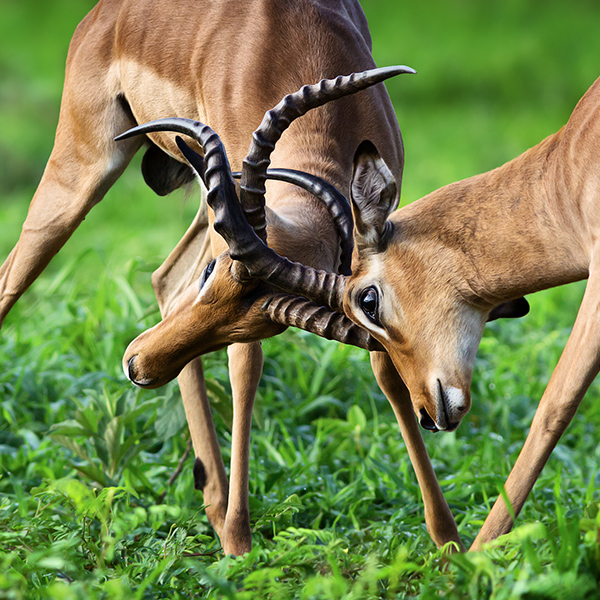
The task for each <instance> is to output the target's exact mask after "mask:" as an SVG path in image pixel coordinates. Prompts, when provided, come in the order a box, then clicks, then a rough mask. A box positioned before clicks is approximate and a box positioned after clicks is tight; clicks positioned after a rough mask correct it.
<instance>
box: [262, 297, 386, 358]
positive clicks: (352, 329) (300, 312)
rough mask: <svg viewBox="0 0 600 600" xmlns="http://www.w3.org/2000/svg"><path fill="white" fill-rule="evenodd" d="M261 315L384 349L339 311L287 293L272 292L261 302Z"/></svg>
mask: <svg viewBox="0 0 600 600" xmlns="http://www.w3.org/2000/svg"><path fill="white" fill-rule="evenodd" d="M263 310H264V311H265V315H266V316H267V317H268V318H269V319H270V320H271V321H274V322H275V323H279V324H281V325H288V326H292V327H298V328H299V329H304V331H308V332H309V333H315V334H317V335H318V336H320V337H323V338H326V339H328V340H336V341H338V342H341V343H342V344H350V345H351V346H357V347H358V348H364V349H365V350H369V351H374V350H375V351H380V352H385V349H384V347H383V346H382V345H381V344H380V343H379V342H378V341H377V340H376V339H375V338H374V337H373V336H372V335H371V334H369V333H368V332H367V331H366V330H365V329H363V328H362V327H359V326H358V325H356V324H355V323H353V322H352V321H351V320H350V319H348V317H346V316H345V315H344V314H342V313H339V312H333V311H330V310H328V309H327V308H325V307H324V306H317V305H316V304H314V303H313V302H310V301H309V300H306V299H305V298H299V297H298V296H292V295H290V294H274V295H273V296H270V297H269V298H268V299H267V300H266V301H265V303H264V305H263Z"/></svg>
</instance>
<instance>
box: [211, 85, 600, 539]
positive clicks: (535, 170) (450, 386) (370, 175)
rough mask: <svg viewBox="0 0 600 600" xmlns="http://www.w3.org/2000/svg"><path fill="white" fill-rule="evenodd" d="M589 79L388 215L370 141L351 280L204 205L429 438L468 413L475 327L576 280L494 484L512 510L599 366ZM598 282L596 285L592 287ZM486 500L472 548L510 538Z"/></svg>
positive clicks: (356, 179)
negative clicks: (391, 375)
mask: <svg viewBox="0 0 600 600" xmlns="http://www.w3.org/2000/svg"><path fill="white" fill-rule="evenodd" d="M599 149H600V79H599V80H597V81H596V82H595V83H594V84H593V85H592V86H591V88H590V89H589V90H588V91H587V92H586V94H585V95H584V96H583V98H582V99H581V100H580V102H579V103H578V104H577V106H576V108H575V110H574V111H573V113H572V115H571V118H570V119H569V121H568V123H567V124H566V125H565V126H564V127H563V128H562V129H560V130H559V131H558V132H557V133H555V134H554V135H551V136H549V137H548V138H546V139H545V140H543V141H542V142H540V143H539V144H538V145H537V146H534V147H533V148H531V149H529V150H528V151H526V152H525V153H523V154H522V155H521V156H519V157H517V158H515V159H514V160H512V161H510V162H508V163H507V164H505V165H503V166H501V167H499V168H497V169H495V170H493V171H490V172H488V173H484V174H481V175H477V176H475V177H471V178H469V179H465V180H463V181H460V182H457V183H454V184H451V185H448V186H446V187H443V188H441V189H439V190H437V191H435V192H433V193H431V194H429V195H428V196H425V197H424V198H422V199H420V200H418V201H416V202H414V203H413V204H411V205H409V206H407V207H405V208H402V209H401V210H398V211H396V212H393V210H394V208H395V206H396V204H397V182H396V179H395V177H394V176H393V174H392V173H391V171H390V169H389V168H388V166H387V165H386V162H385V160H384V159H383V158H382V157H381V156H380V154H379V152H378V151H377V149H376V147H375V145H374V144H373V143H372V142H371V141H365V142H363V143H362V144H361V146H360V147H359V148H358V150H357V153H356V155H355V158H354V174H353V178H352V186H351V188H352V209H353V214H354V222H355V234H354V238H355V251H354V256H353V261H352V274H351V275H350V276H349V277H348V276H336V275H332V274H330V275H328V276H327V277H325V275H324V274H320V273H318V272H316V271H315V270H314V269H311V268H309V267H305V266H302V265H298V264H292V263H290V262H289V261H287V260H286V259H283V258H281V257H280V256H278V255H276V253H275V252H273V251H272V250H271V249H270V248H268V247H267V246H266V245H265V244H264V243H263V242H262V240H260V239H259V238H258V237H257V236H256V235H255V233H254V232H253V230H252V228H251V227H250V226H249V224H248V223H247V222H245V221H244V218H243V214H242V213H240V211H239V208H238V206H237V205H236V203H235V201H234V198H232V197H231V196H230V195H227V194H222V195H220V196H218V197H217V198H216V200H218V202H215V210H217V211H218V213H219V215H220V221H221V222H220V223H219V230H220V231H221V232H222V234H223V236H224V237H225V239H226V240H227V242H228V244H229V248H230V252H231V255H232V256H234V257H235V258H236V259H237V260H238V261H242V262H243V264H244V265H245V267H246V268H247V270H248V272H249V273H250V274H251V275H252V276H254V277H259V278H261V279H263V280H264V281H268V282H269V283H271V284H272V285H275V286H277V287H279V288H281V289H283V290H286V291H288V292H290V293H294V294H302V295H304V296H305V297H307V298H312V299H314V300H315V301H316V302H318V303H320V304H323V305H326V306H328V308H329V309H330V310H333V311H341V312H343V313H345V315H347V316H348V317H349V318H350V319H352V320H353V321H354V322H355V323H357V324H359V325H361V326H362V327H364V329H366V330H367V331H368V332H369V333H370V335H371V336H372V337H373V338H375V339H376V340H377V341H379V342H380V344H381V345H382V346H383V348H385V350H386V351H387V352H388V354H389V356H390V358H391V361H392V362H393V364H394V366H395V367H396V369H397V372H398V373H399V374H400V376H401V377H402V380H403V381H404V382H405V383H406V386H407V387H408V389H409V391H410V396H411V400H412V403H413V408H414V412H415V413H416V414H417V415H418V416H419V418H420V421H421V424H422V425H423V426H424V427H426V428H427V429H431V430H445V431H451V430H454V429H456V427H458V425H459V423H460V421H461V419H462V418H463V417H464V415H465V414H466V413H467V411H468V410H469V408H470V403H471V398H470V389H469V388H470V382H471V375H472V369H473V363H474V360H475V354H476V352H477V348H478V346H479V342H480V340H481V335H482V331H483V327H484V325H485V322H486V320H488V319H489V317H490V316H491V315H493V314H494V311H501V312H502V313H504V314H506V313H509V314H510V315H512V316H517V315H518V314H523V313H525V312H526V311H527V309H528V306H527V303H526V301H525V300H524V299H523V298H522V296H523V295H525V294H530V293H533V292H536V291H539V290H543V289H546V288H549V287H553V286H558V285H562V284H565V283H569V282H573V281H578V280H582V279H586V278H587V279H588V284H587V288H586V291H585V294H584V297H583V300H582V303H581V307H580V310H579V313H578V315H577V319H576V321H575V325H574V327H573V330H572V332H571V335H570V337H569V340H568V342H567V345H566V347H565V349H564V351H563V354H562V356H561V358H560V360H559V362H558V365H557V366H556V368H555V370H554V373H553V374H552V377H551V379H550V382H549V384H548V386H547V388H546V390H545V392H544V394H543V396H542V399H541V401H540V405H539V407H538V409H537V411H536V414H535V417H534V419H533V422H532V425H531V430H530V432H529V435H528V436H527V439H526V442H525V445H524V447H523V449H522V451H521V453H520V455H519V458H518V460H517V462H516V464H515V465H514V467H513V469H512V471H511V473H510V475H509V477H508V480H507V482H506V495H507V498H508V501H509V502H510V504H511V508H512V510H513V511H514V515H518V514H519V512H520V510H521V508H522V507H523V504H524V502H525V500H526V498H527V496H528V494H529V492H530V491H531V489H532V487H533V485H534V483H535V481H536V479H537V477H538V476H539V474H540V472H541V470H542V468H543V467H544V465H545V463H546V461H547V460H548V457H549V456H550V453H551V452H552V450H553V448H554V447H555V445H556V443H557V442H558V439H559V438H560V436H561V435H562V433H563V432H564V430H565V429H566V427H567V426H568V424H569V423H570V421H571V419H572V418H573V415H574V414H575V412H576V410H577V407H578V406H579V403H580V402H581V399H582V398H583V395H584V394H585V392H586V390H587V388H588V387H589V385H590V384H591V382H592V381H593V379H594V378H595V376H596V375H597V374H598V371H599V370H600V350H599V345H598V338H599V336H600V307H599V304H598V297H599V295H600V287H599V286H600V272H599V268H600V262H599V261H600V247H599V243H600V242H599V241H598V240H599V238H600V219H599V218H598V212H599V208H600V206H599V203H600V174H599V173H600V168H599V166H600V165H599V164H598V163H599V158H598V156H599ZM597 287H599V289H596V288H597ZM512 524H513V519H512V517H511V514H510V511H509V509H508V507H507V506H506V503H505V501H504V499H503V498H499V499H498V500H497V501H496V503H495V505H494V507H493V509H492V511H491V512H490V514H489V516H488V518H487V519H486V521H485V523H484V525H483V527H482V529H481V531H480V533H479V535H478V536H477V538H476V540H475V542H474V544H473V546H472V548H473V549H479V548H480V547H481V546H482V544H483V543H485V542H487V541H489V540H491V539H494V538H496V537H497V536H499V535H501V534H503V533H506V532H508V531H510V529H511V527H512Z"/></svg>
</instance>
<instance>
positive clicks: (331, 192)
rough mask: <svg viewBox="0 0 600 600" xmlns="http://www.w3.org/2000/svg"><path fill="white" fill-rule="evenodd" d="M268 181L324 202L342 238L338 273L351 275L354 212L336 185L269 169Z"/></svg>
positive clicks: (297, 172)
mask: <svg viewBox="0 0 600 600" xmlns="http://www.w3.org/2000/svg"><path fill="white" fill-rule="evenodd" d="M232 175H233V177H234V179H239V178H240V177H241V176H242V174H241V172H240V171H236V172H234V173H232ZM267 179H271V180H274V181H284V182H286V183H291V184H292V185H296V186H298V187H300V188H302V189H304V190H306V191H307V192H310V193H311V194H313V196H316V197H317V198H318V199H319V200H321V202H323V204H324V205H325V206H326V207H327V210H328V211H329V214H330V215H331V218H332V219H333V224H334V227H335V229H336V231H337V234H338V237H339V238H340V267H339V270H338V272H339V273H341V274H342V275H350V273H351V270H350V265H351V263H352V249H353V247H354V240H353V238H352V228H353V221H352V210H351V208H350V204H349V202H348V200H347V198H346V196H344V194H342V193H341V192H340V191H339V190H338V189H337V188H336V187H335V186H334V185H331V184H330V183H328V182H326V181H325V180H323V179H321V178H320V177H317V176H316V175H311V174H310V173H305V172H304V171H296V170H294V169H268V170H267Z"/></svg>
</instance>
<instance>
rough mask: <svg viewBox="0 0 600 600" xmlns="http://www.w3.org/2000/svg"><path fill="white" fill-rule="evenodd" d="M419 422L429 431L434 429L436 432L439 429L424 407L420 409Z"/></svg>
mask: <svg viewBox="0 0 600 600" xmlns="http://www.w3.org/2000/svg"><path fill="white" fill-rule="evenodd" d="M419 424H420V425H421V427H422V428H423V429H427V430H428V431H433V432H434V433H435V432H436V431H439V429H438V428H437V426H436V424H435V423H434V421H433V419H432V418H431V417H430V416H429V415H428V414H427V411H426V410H425V409H424V408H422V409H421V410H420V411H419Z"/></svg>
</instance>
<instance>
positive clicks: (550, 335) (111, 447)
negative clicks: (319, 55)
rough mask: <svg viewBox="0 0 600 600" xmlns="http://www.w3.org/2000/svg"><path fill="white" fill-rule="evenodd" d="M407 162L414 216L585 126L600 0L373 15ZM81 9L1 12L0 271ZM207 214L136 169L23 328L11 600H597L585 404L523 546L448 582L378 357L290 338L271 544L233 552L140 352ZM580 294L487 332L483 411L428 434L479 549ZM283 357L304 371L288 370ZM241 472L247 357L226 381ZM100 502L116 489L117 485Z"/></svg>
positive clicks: (598, 557) (42, 156)
mask: <svg viewBox="0 0 600 600" xmlns="http://www.w3.org/2000/svg"><path fill="white" fill-rule="evenodd" d="M364 5H365V10H366V12H367V15H368V18H369V21H370V25H371V30H372V33H373V40H374V54H375V57H376V60H377V61H378V63H379V64H381V65H384V64H395V63H404V64H408V65H410V66H413V67H415V68H416V69H417V70H418V71H419V74H418V76H416V77H411V78H406V79H404V78H399V79H398V81H392V82H390V84H389V85H388V89H389V91H390V93H391V95H392V99H393V101H394V105H395V107H396V110H397V114H398V118H399V122H400V126H401V128H402V131H403V135H404V140H405V146H406V170H405V179H404V190H403V191H404V195H403V197H404V200H403V202H405V203H406V202H409V201H412V200H414V199H416V198H418V197H420V196H422V195H424V194H425V193H427V192H429V191H431V190H432V189H434V188H436V187H439V186H441V185H443V184H445V183H448V182H450V181H453V180H456V179H459V178H462V177H467V176H470V175H473V174H475V173H478V172H481V171H484V170H487V169H489V168H492V167H495V166H497V165H499V164H501V163H502V162H504V161H505V160H508V159H510V158H512V157H514V156H515V155H516V154H518V153H519V152H521V151H523V150H524V149H526V148H527V147H529V146H531V145H533V144H535V143H536V142H537V141H539V140H540V139H542V138H543V137H544V136H546V135H548V134H550V133H552V132H554V131H555V130H556V129H558V128H559V127H560V126H561V125H562V124H564V122H566V120H567V118H568V115H569V113H570V111H571V110H572V108H573V107H574V105H575V103H576V102H577V100H578V99H579V97H580V96H581V95H582V94H583V92H584V91H585V90H586V89H587V87H589V85H590V84H591V83H592V81H593V80H594V79H595V78H596V76H597V75H598V71H597V64H596V63H597V61H596V57H597V56H598V55H599V53H600V36H598V34H597V23H598V18H599V17H600V9H599V8H598V7H597V4H596V3H595V2H591V1H585V0H579V1H578V2H566V1H560V2H559V1H556V0H553V1H546V2H541V1H523V0H519V1H517V0H505V1H504V2H502V3H500V2H486V3H477V2H474V1H473V2H467V1H466V0H450V1H447V2H441V1H439V2H424V3H416V2H411V3H398V2H396V1H392V0H370V1H369V2H367V1H366V0H365V2H364ZM91 6H92V2H90V1H87V0H86V1H84V0H53V2H43V1H42V0H21V1H20V2H18V3H17V2H5V3H4V4H2V5H1V6H0V190H1V194H2V200H1V201H0V257H4V256H6V255H7V254H8V252H9V251H10V248H11V247H12V245H13V244H14V243H15V241H16V239H17V237H18V233H19V230H20V226H21V223H22V221H23V219H24V217H25V214H26V211H27V206H28V203H29V200H30V198H31V195H32V194H33V191H34V189H35V185H36V183H37V180H38V179H39V177H40V175H41V172H42V170H43V168H44V164H45V161H46V159H47V157H48V154H49V152H50V149H51V146H52V138H53V131H54V127H55V124H56V119H57V114H58V102H59V100H60V89H61V83H62V74H63V68H64V58H65V55H66V49H67V45H68V41H69V38H70V35H71V33H72V31H73V29H74V27H75V25H76V24H77V22H78V21H79V20H80V19H81V18H82V17H83V15H84V14H85V13H86V12H87V10H89V8H90V7H91ZM197 200H198V198H197V196H196V195H194V196H192V197H191V198H189V199H187V200H186V199H185V198H184V196H183V195H181V194H174V195H173V196H170V197H168V198H166V199H165V198H157V197H155V196H153V195H152V193H151V192H150V191H149V190H148V189H147V188H145V187H144V185H143V183H142V179H141V176H140V173H139V163H137V164H135V165H132V167H130V168H129V169H128V171H127V172H126V173H125V175H124V176H123V177H122V178H121V180H119V182H118V183H117V185H115V187H114V188H113V190H111V191H110V193H109V194H108V195H107V197H106V199H105V200H104V201H103V202H102V203H101V204H100V205H99V206H98V207H96V208H95V209H94V210H93V211H92V213H91V215H90V216H89V218H88V219H86V221H85V223H84V224H83V225H82V226H81V227H80V229H79V230H78V231H77V232H76V234H75V235H74V236H73V238H72V239H71V240H70V241H69V242H68V244H67V245H66V247H65V249H64V250H63V251H62V252H61V253H60V254H59V255H58V256H57V257H56V259H55V260H54V261H53V263H52V264H51V265H50V267H49V268H48V269H47V270H46V272H45V273H44V275H43V276H42V277H40V279H39V280H38V281H37V282H36V284H35V285H34V286H33V287H32V289H31V290H30V291H29V292H28V293H27V294H26V296H25V297H24V298H22V299H21V301H20V302H19V304H18V305H17V306H16V307H15V309H14V310H13V312H12V313H11V314H10V315H9V317H8V318H7V320H6V323H5V326H4V328H3V329H2V332H1V334H0V363H1V364H2V365H3V369H2V371H1V372H0V494H1V498H0V598H86V599H87V598H126V599H130V598H179V597H181V598H184V597H185V598H189V597H213V598H262V597H265V598H267V597H273V598H302V599H313V598H315V599H316V598H324V599H325V598H327V599H329V598H348V599H350V598H408V597H420V598H434V597H435V598H440V597H442V598H457V599H458V598H460V599H462V598H472V599H479V598H494V599H509V598H510V599H512V598H557V599H559V598H560V599H562V598H595V597H598V592H597V590H596V581H597V579H598V576H599V574H600V544H599V543H598V533H599V531H600V529H599V527H600V517H599V512H598V506H599V502H600V493H599V490H598V483H599V476H598V475H597V465H598V463H599V459H600V450H599V449H598V444H597V442H596V439H597V435H598V425H599V424H600V409H598V407H599V406H600V403H599V402H598V400H599V396H600V388H599V387H598V385H597V384H594V385H593V386H592V388H591V389H590V391H589V392H588V394H587V396H586V398H585V400H584V402H583V404H582V407H581V409H580V411H579V413H578V415H577V416H576V417H575V419H574V422H573V424H572V425H571V426H570V427H569V429H568V430H567V432H566V434H565V435H564V436H563V438H562V440H561V442H560V444H559V445H558V447H557V448H556V450H555V452H554V454H553V455H552V458H551V459H550V461H549V463H548V465H547V467H546V469H545V470H544V472H543V473H542V476H541V477H540V480H539V482H538V483H537V484H536V487H535V489H534V491H533V493H532V495H531V497H530V498H529V500H528V501H527V503H526V505H525V508H524V510H523V513H522V515H521V516H520V517H519V520H518V527H517V528H516V529H515V531H514V533H513V534H511V535H510V536H509V537H507V538H505V539H503V540H501V541H500V542H498V544H497V545H496V546H495V547H494V548H491V549H489V550H487V551H486V552H485V553H481V554H478V555H472V556H470V555H464V556H458V557H453V558H452V559H450V561H449V563H446V564H445V563H444V562H443V561H442V559H441V555H440V553H439V552H438V551H437V550H436V549H435V547H434V545H433V544H432V542H431V540H430V539H429V537H428V535H427V532H426V530H425V526H424V519H423V514H422V504H421V499H420V493H419V490H418V486H417V484H416V481H415V477H414V475H413V473H412V469H411V467H410V464H409V462H408V460H407V456H406V452H405V448H404V444H403V442H402V440H401V438H400V435H399V433H398V428H397V425H396V424H395V421H394V417H393V414H392V411H391V409H390V408H389V407H388V405H387V402H386V400H385V398H384V397H383V395H382V393H381V392H380V391H379V390H378V388H377V386H376V385H375V382H374V380H373V376H372V374H371V371H370V366H369V361H368V357H367V355H366V353H365V352H362V351H360V350H357V349H352V348H348V347H343V346H341V345H337V344H334V343H327V342H325V341H323V340H319V339H316V338H314V337H311V336H308V335H305V334H304V333H301V332H286V333H285V334H284V335H282V336H279V337H278V338H276V339H273V340H268V341H266V342H265V343H264V349H265V356H266V361H265V375H264V377H263V379H262V382H261V386H260V389H259V393H258V401H257V406H256V411H255V425H254V429H253V438H252V451H251V465H250V471H251V478H250V492H251V512H252V517H253V528H254V550H253V551H252V552H251V553H250V554H249V555H247V556H245V557H242V558H237V559H234V558H230V557H223V556H222V554H221V553H220V552H219V543H218V539H216V538H215V536H214V534H213V532H212V530H211V528H210V526H209V525H208V522H207V520H206V517H205V515H204V512H203V510H202V500H201V496H200V495H199V494H198V493H197V492H195V491H194V490H193V481H192V474H191V468H192V459H191V458H190V459H189V460H188V462H187V463H186V467H185V469H184V472H183V473H182V475H181V476H180V477H179V478H178V479H177V480H176V481H175V483H174V484H173V485H172V486H169V485H168V480H169V477H170V476H171V474H172V472H173V470H174V469H175V467H176V466H177V464H178V462H179V460H180V458H181V456H182V455H183V453H184V452H185V449H186V445H187V431H186V427H185V418H184V415H183V410H182V408H181V405H180V400H179V396H178V391H177V389H176V388H175V387H174V386H172V385H171V386H167V387H165V388H163V389H161V390H158V391H154V392H150V391H141V390H137V389H132V388H131V386H129V385H128V384H127V382H125V380H124V378H123V375H122V373H121V368H120V360H121V356H122V353H123V350H124V348H125V347H126V345H127V344H128V342H129V341H130V340H131V339H133V337H135V335H136V334H137V333H138V332H140V331H141V330H143V329H144V328H145V327H147V326H149V325H151V324H153V323H154V322H156V320H157V318H158V315H157V313H156V309H155V308H154V307H155V304H154V301H153V296H152V292H151V288H150V281H149V279H150V277H149V274H150V271H151V270H152V269H153V268H154V267H156V266H157V265H158V264H159V263H160V261H161V260H162V259H163V258H164V257H165V256H166V254H167V253H168V252H169V251H170V250H171V249H172V248H173V247H174V245H175V244H176V242H177V241H178V239H179V238H180V237H181V235H182V233H183V232H184V231H185V228H186V227H187V225H188V224H189V222H190V220H191V218H192V215H193V214H194V209H195V206H196V203H197ZM583 287H584V286H583V284H576V285H572V286H567V287H565V288H561V289H557V290H550V291H548V292H545V293H543V294H537V295H535V296H533V297H531V298H530V301H531V305H532V311H531V314H530V315H529V316H528V317H526V318H525V319H523V320H521V321H516V322H495V323H493V324H491V325H490V326H489V327H488V328H487V329H486V333H485V335H484V339H483V341H482V344H481V348H480V351H479V353H478V360H477V364H476V369H475V373H474V378H473V387H472V391H473V401H474V402H473V408H472V410H471V413H470V414H469V416H468V417H467V418H466V419H465V421H464V423H463V425H462V426H461V427H460V429H459V430H458V431H457V432H455V433H450V434H443V435H442V434H440V435H437V436H432V435H426V441H427V444H428V448H429V450H430V454H431V456H432V459H433V461H434V465H435V468H436V471H437V473H438V476H439V478H440V480H441V483H442V487H443V489H444V492H445V494H446V497H447V499H448V501H449V503H450V506H451V508H452V511H453V513H454V514H455V516H456V519H457V522H458V524H459V529H460V533H461V535H462V537H463V539H464V540H465V541H466V542H467V543H468V542H470V541H472V540H473V539H474V537H475V535H476V533H477V531H478V529H479V527H480V526H481V524H482V523H483V520H484V519H485V516H486V514H487V512H488V511H489V508H490V507H491V504H492V503H493V501H494V499H495V498H496V496H497V494H498V490H499V489H500V487H501V485H502V483H503V481H504V479H505V478H506V476H507V475H508V472H509V470H510V467H511V465H512V464H513V463H514V461H515V459H516V457H517V455H518V452H519V449H520V448H521V446H522V443H523V440H524V438H525V435H526V433H527V430H528V427H529V424H530V422H531V418H532V416H533V412H534V410H535V407H536V404H537V401H538V399H539V398H540V396H541V394H542V392H543V389H544V387H545V385H546V383H547V381H548V379H549V376H550V374H551V371H552V368H553V366H554V365H555V364H556V361H557V360H558V357H559V355H560V352H561V350H562V347H563V346H564V343H565V341H566V339H567V337H568V335H569V331H570V327H571V325H572V322H573V320H574V318H575V314H576V311H577V308H578V305H579V301H580V299H581V295H582V292H583ZM284 357H285V358H284ZM205 365H206V373H207V376H208V377H209V378H210V381H211V390H212V397H213V400H214V404H213V406H214V412H215V420H216V425H217V428H218V431H219V435H220V438H221V440H222V448H223V453H224V458H225V461H226V462H227V461H228V460H229V443H230V434H229V426H228V423H229V419H230V410H231V407H230V405H229V402H228V393H229V387H228V386H229V384H228V381H227V372H226V356H225V354H224V353H222V352H221V353H216V354H214V355H212V356H209V357H207V359H206V361H205ZM99 482H100V483H102V484H103V485H100V483H99Z"/></svg>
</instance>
